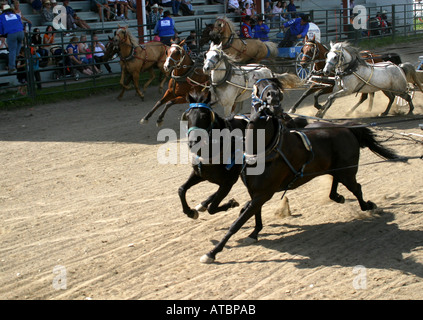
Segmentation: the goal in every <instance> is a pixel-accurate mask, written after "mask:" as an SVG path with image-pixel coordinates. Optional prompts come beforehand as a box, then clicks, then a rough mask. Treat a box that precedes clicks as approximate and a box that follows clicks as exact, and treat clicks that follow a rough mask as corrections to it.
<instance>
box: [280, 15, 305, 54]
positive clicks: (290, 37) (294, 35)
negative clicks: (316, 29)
mask: <svg viewBox="0 0 423 320" xmlns="http://www.w3.org/2000/svg"><path fill="white" fill-rule="evenodd" d="M309 22H310V17H309V16H308V15H302V16H301V17H300V18H296V19H293V20H290V21H288V22H285V23H284V24H283V27H284V30H285V29H286V28H289V29H287V30H286V32H285V36H284V39H283V40H282V41H281V42H280V43H279V47H292V46H293V45H294V42H295V41H297V40H299V39H301V38H304V37H305V36H306V35H307V32H308V29H309V27H310V24H309Z"/></svg>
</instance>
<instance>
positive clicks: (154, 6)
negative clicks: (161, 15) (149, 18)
mask: <svg viewBox="0 0 423 320" xmlns="http://www.w3.org/2000/svg"><path fill="white" fill-rule="evenodd" d="M151 7H152V8H158V7H159V5H158V4H157V3H155V4H154V5H153V6H151Z"/></svg>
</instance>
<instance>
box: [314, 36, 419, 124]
mask: <svg viewBox="0 0 423 320" xmlns="http://www.w3.org/2000/svg"><path fill="white" fill-rule="evenodd" d="M331 72H335V73H336V74H337V76H336V77H335V87H334V91H335V93H333V94H331V95H329V97H328V100H327V102H326V104H325V105H324V106H323V109H322V110H319V111H318V112H317V114H316V116H318V117H323V116H324V114H325V113H326V111H327V110H328V109H329V108H330V106H331V105H332V103H333V101H334V100H335V99H336V98H338V97H342V96H346V95H349V94H352V93H357V92H364V93H372V92H377V91H382V92H383V93H384V94H385V95H386V96H387V97H388V98H389V103H388V106H387V108H386V110H385V111H384V112H383V113H382V114H380V115H383V116H386V115H387V114H388V112H389V110H390V108H391V106H392V103H393V102H394V99H395V96H399V97H401V98H403V99H404V100H405V101H407V102H408V104H409V106H410V109H409V112H408V114H412V113H413V109H414V106H413V102H412V101H411V96H410V95H409V94H408V80H407V78H406V75H405V73H404V71H403V70H402V69H401V68H400V67H399V66H397V65H395V64H393V63H391V62H382V63H376V64H374V65H370V64H368V63H366V61H365V60H364V59H363V58H361V56H360V52H359V51H358V50H357V49H356V48H354V47H352V46H351V45H350V44H349V43H348V42H340V43H336V44H333V43H331V49H330V51H329V53H328V54H327V58H326V64H325V67H324V68H323V73H324V74H325V75H328V74H330V73H331Z"/></svg>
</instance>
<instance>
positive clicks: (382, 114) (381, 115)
mask: <svg viewBox="0 0 423 320" xmlns="http://www.w3.org/2000/svg"><path fill="white" fill-rule="evenodd" d="M387 114H388V113H385V112H383V113H379V114H378V115H377V116H378V117H384V116H386V115H387Z"/></svg>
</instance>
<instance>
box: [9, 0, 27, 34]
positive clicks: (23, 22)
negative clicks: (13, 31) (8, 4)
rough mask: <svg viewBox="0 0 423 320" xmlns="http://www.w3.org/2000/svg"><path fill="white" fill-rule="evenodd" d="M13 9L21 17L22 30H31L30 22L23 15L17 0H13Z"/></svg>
mask: <svg viewBox="0 0 423 320" xmlns="http://www.w3.org/2000/svg"><path fill="white" fill-rule="evenodd" d="M13 9H14V10H15V13H16V14H17V15H18V16H20V17H21V21H22V24H23V25H24V30H28V31H31V27H32V22H31V21H30V20H28V19H27V18H25V17H24V16H23V14H22V11H21V8H20V4H19V1H18V0H14V1H13ZM26 26H28V27H26Z"/></svg>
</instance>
